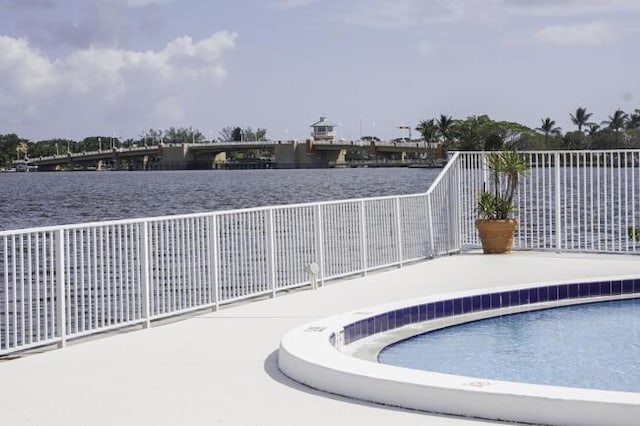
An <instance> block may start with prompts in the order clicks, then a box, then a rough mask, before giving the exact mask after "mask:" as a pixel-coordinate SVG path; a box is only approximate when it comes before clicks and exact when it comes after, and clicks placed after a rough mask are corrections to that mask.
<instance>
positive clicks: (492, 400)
mask: <svg viewBox="0 0 640 426" xmlns="http://www.w3.org/2000/svg"><path fill="white" fill-rule="evenodd" d="M629 278H631V279H632V278H638V276H608V277H598V278H594V279H593V281H600V280H612V279H613V280H617V279H620V280H624V279H629ZM590 281H591V280H590ZM573 282H575V281H573V280H567V281H562V282H543V283H540V282H539V283H531V284H527V285H526V286H523V285H513V286H505V287H499V288H498V287H497V288H484V289H482V290H481V291H479V290H475V291H463V292H454V293H445V294H440V295H437V296H429V297H425V298H416V299H411V300H406V301H401V302H395V303H390V304H385V305H379V306H374V307H368V308H363V309H360V310H358V311H354V312H348V313H345V314H341V315H336V316H332V317H328V318H323V319H321V320H317V321H313V322H311V323H308V324H304V325H302V326H300V327H298V328H296V329H294V330H292V331H290V332H289V333H288V334H287V335H286V336H285V337H284V338H283V340H282V341H281V344H280V350H279V367H280V369H281V371H283V372H284V373H285V374H286V375H287V376H289V377H291V378H292V379H294V380H297V381H299V382H301V383H304V384H306V385H307V386H310V387H313V388H315V389H320V390H323V391H326V392H331V393H334V394H338V395H343V396H348V397H351V398H356V399H360V400H363V401H369V402H376V403H379V404H385V405H390V406H398V407H403V408H409V409H414V410H421V411H427V412H435V413H444V414H452V415H459V416H465V417H477V418H483V419H489V420H508V421H514V422H523V423H532V424H544V425H575V426H591V425H593V426H597V425H605V424H606V425H612V426H616V425H620V426H623V425H630V424H634V423H635V422H637V419H638V418H640V393H631V392H616V391H603V390H593V389H581V388H570V387H559V386H546V385H536V384H527V383H516V382H506V381H499V380H492V379H491V380H490V379H484V378H474V377H465V376H456V375H451V374H442V373H437V372H428V371H420V370H412V369H408V368H402V367H397V366H392V365H385V364H380V363H378V362H377V354H378V353H379V351H380V350H381V349H383V348H384V347H385V346H388V345H389V344H392V343H394V342H396V341H400V340H403V339H406V338H408V337H411V336H414V335H418V334H422V333H424V332H427V331H432V330H436V329H439V328H443V327H448V326H452V325H456V324H461V323H465V322H470V321H475V320H479V319H484V318H490V317H495V316H500V315H505V314H510V313H517V312H526V311H532V310H540V309H549V308H555V307H559V306H568V305H575V304H582V303H590V302H599V301H607V300H620V299H628V298H634V297H638V295H637V294H636V295H615V296H600V297H589V298H581V299H565V300H561V301H552V302H542V303H534V304H526V305H519V306H514V307H508V308H501V309H493V310H487V311H478V312H473V313H467V314H461V315H456V316H452V317H446V318H440V319H435V320H428V321H424V322H420V323H415V324H411V325H405V326H403V327H399V328H396V329H394V330H392V331H386V332H382V333H377V334H374V335H372V336H369V337H366V338H361V339H359V340H357V341H355V342H353V343H350V344H348V345H344V344H343V340H344V336H343V335H341V332H342V330H343V329H344V327H345V326H347V325H349V324H352V323H355V322H357V321H360V320H362V319H364V318H370V317H375V316H376V315H379V314H384V313H387V312H391V311H394V310H397V309H401V308H404V307H410V306H416V305H421V304H424V303H429V302H435V301H440V300H447V299H455V298H459V297H466V296H474V295H479V294H487V293H493V292H502V291H512V290H522V289H527V288H531V287H539V286H544V285H555V284H567V283H573ZM332 338H333V339H334V340H335V341H336V342H335V346H334V344H331V342H330V339H332Z"/></svg>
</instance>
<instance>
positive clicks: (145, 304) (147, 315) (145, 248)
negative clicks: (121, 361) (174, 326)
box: [140, 220, 151, 328]
mask: <svg viewBox="0 0 640 426" xmlns="http://www.w3.org/2000/svg"><path fill="white" fill-rule="evenodd" d="M140 228H141V230H140V231H141V235H140V239H141V240H142V241H141V243H142V253H141V255H140V258H141V261H142V264H141V265H140V268H141V269H142V282H141V284H142V315H143V318H144V328H149V327H151V297H150V293H151V291H150V288H149V281H150V279H149V275H150V270H151V268H150V267H149V266H150V265H149V244H150V242H149V222H147V221H146V220H145V221H144V222H142V224H141V227H140Z"/></svg>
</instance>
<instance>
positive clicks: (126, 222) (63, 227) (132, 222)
mask: <svg viewBox="0 0 640 426" xmlns="http://www.w3.org/2000/svg"><path fill="white" fill-rule="evenodd" d="M441 173H442V172H441ZM425 195H426V193H417V194H402V195H387V196H383V197H364V198H348V199H342V200H330V201H317V202H311V203H298V204H282V205H274V206H261V207H252V208H245V209H233V210H216V211H208V212H198V213H187V214H180V215H165V216H152V217H141V218H133V219H117V220H109V221H102V222H85V223H73V224H65V225H51V226H43V227H35V228H23V229H10V230H5V231H0V238H1V237H10V236H18V235H26V234H35V233H46V232H56V231H67V230H84V229H91V228H104V227H109V226H123V225H137V224H141V223H154V222H164V221H172V220H183V219H196V218H203V217H218V216H231V215H237V214H245V213H255V212H263V211H269V210H272V211H278V210H289V209H299V208H310V207H311V208H313V207H318V206H330V205H338V204H357V203H362V202H371V201H384V200H393V199H407V198H418V197H424V196H425Z"/></svg>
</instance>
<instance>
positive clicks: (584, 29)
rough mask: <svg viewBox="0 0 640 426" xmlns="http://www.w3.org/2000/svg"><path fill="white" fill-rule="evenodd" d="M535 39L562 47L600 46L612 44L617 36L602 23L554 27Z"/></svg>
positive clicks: (536, 35)
mask: <svg viewBox="0 0 640 426" xmlns="http://www.w3.org/2000/svg"><path fill="white" fill-rule="evenodd" d="M534 39H535V40H536V41H539V42H543V43H551V44H556V45H560V46H569V45H600V44H607V43H611V42H613V41H614V40H615V35H614V34H613V31H612V30H611V29H610V28H609V26H608V25H607V24H605V23H602V22H595V23H592V24H586V25H553V26H549V27H545V28H542V29H541V30H539V31H538V32H536V34H535V35H534Z"/></svg>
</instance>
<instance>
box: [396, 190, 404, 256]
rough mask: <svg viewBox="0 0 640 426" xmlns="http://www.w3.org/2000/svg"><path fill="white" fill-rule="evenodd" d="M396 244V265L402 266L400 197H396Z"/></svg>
mask: <svg viewBox="0 0 640 426" xmlns="http://www.w3.org/2000/svg"><path fill="white" fill-rule="evenodd" d="M396 236H397V238H396V244H398V262H399V263H398V266H400V267H402V263H403V260H404V256H403V253H402V217H401V210H400V197H396Z"/></svg>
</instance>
